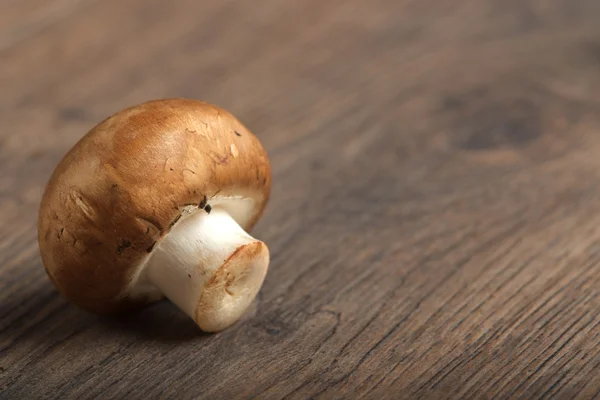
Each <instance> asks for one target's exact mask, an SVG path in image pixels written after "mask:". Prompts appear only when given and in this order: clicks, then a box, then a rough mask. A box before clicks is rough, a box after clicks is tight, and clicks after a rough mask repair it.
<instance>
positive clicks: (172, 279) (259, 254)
mask: <svg viewBox="0 0 600 400" xmlns="http://www.w3.org/2000/svg"><path fill="white" fill-rule="evenodd" d="M268 265H269V250H268V248H267V246H266V245H265V244H264V243H263V242H261V241H259V240H257V239H254V238H253V237H252V236H250V235H249V234H248V233H246V232H245V231H244V230H243V229H242V228H241V227H240V226H239V225H238V224H237V223H236V221H235V220H234V219H233V218H232V217H231V216H230V215H229V213H227V211H225V209H223V208H221V207H214V208H213V209H212V211H211V212H210V213H207V212H205V211H203V210H198V211H197V212H195V213H193V214H192V215H190V216H188V217H186V218H182V219H181V220H180V221H179V223H177V225H176V226H175V227H173V229H172V230H171V232H170V233H169V234H168V235H167V236H166V237H165V238H164V239H163V240H162V241H161V243H160V244H159V245H158V246H157V247H156V249H154V251H153V253H152V256H151V258H150V260H149V261H148V263H147V264H146V271H145V272H146V273H147V275H146V276H147V278H148V279H149V280H150V282H151V283H152V284H154V285H155V286H156V287H157V288H158V289H160V291H162V293H163V294H164V295H165V296H166V297H167V298H168V299H169V300H171V301H172V302H173V303H175V304H176V305H177V306H178V307H179V308H180V309H181V310H183V311H184V312H185V313H186V314H187V315H189V316H190V317H191V318H192V319H194V321H196V323H197V324H198V326H199V327H200V328H201V329H202V330H204V331H207V332H215V331H220V330H222V329H225V328H227V327H228V326H230V325H231V324H233V323H234V322H236V321H237V320H238V319H239V318H240V317H241V316H242V314H243V313H244V312H245V311H246V309H247V308H248V306H249V305H250V304H251V303H252V301H253V299H254V298H255V297H256V294H257V293H258V291H259V290H260V287H261V286H262V283H263V281H264V278H265V275H266V273H267V268H268Z"/></svg>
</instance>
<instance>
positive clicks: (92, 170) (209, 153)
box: [38, 99, 271, 314]
mask: <svg viewBox="0 0 600 400" xmlns="http://www.w3.org/2000/svg"><path fill="white" fill-rule="evenodd" d="M270 188H271V171H270V165H269V160H268V158H267V154H266V152H265V150H264V149H263V147H262V146H261V144H260V142H259V141H258V139H257V138H256V137H255V136H254V134H252V133H251V132H250V131H249V130H248V129H247V128H246V127H245V126H244V125H242V123H241V122H240V121H238V120H237V119H236V118H235V117H234V116H232V115H231V114H230V113H228V112H227V111H225V110H223V109H221V108H219V107H216V106H213V105H210V104H207V103H204V102H201V101H197V100H188V99H165V100H155V101H149V102H146V103H143V104H140V105H138V106H134V107H131V108H127V109H125V110H123V111H120V112H118V113H116V114H114V115H113V116H111V117H110V118H108V119H106V120H104V121H103V122H101V123H100V124H98V125H97V126H95V127H94V128H92V130H90V131H89V132H88V133H87V134H86V135H85V136H84V137H83V138H82V139H81V140H80V141H79V142H77V143H76V144H75V146H74V147H73V148H72V149H71V150H70V151H69V152H68V153H67V154H66V155H65V157H64V158H63V159H62V160H61V162H60V163H59V164H58V166H57V167H56V170H55V171H54V173H53V174H52V176H51V177H50V180H49V182H48V184H47V186H46V189H45V192H44V194H43V197H42V201H41V206H40V213H39V227H38V240H39V245H40V251H41V256H42V260H43V263H44V265H45V267H46V271H47V272H48V275H49V276H50V279H51V280H52V281H53V283H54V284H55V285H56V287H57V288H58V290H59V291H60V292H61V293H62V294H63V295H64V296H65V297H66V298H67V299H68V300H70V301H71V302H73V303H74V304H76V305H77V306H79V307H81V308H83V309H86V310H88V311H91V312H95V313H99V314H109V313H117V312H124V311H129V310H132V309H135V308H138V307H140V306H144V305H145V304H147V303H148V302H151V301H155V300H156V299H151V298H131V297H130V296H128V293H126V292H124V291H126V290H127V287H128V285H130V283H131V281H132V279H133V277H134V274H135V272H136V269H137V268H138V267H139V265H140V264H142V263H143V262H144V260H146V259H147V258H148V257H149V254H150V253H151V252H152V250H153V248H154V247H155V246H156V244H157V243H158V242H160V240H161V239H162V238H163V237H165V235H168V234H169V231H170V229H171V228H172V227H173V225H174V224H175V223H176V222H177V220H178V219H179V218H180V217H181V215H182V212H183V211H184V210H185V209H189V208H190V207H192V208H194V207H200V208H202V207H204V205H205V204H207V202H208V203H209V204H210V201H211V199H216V198H229V197H232V198H242V197H243V198H245V199H250V200H252V202H251V204H253V207H252V210H250V212H249V213H247V214H245V215H244V214H239V213H238V215H235V214H232V216H233V217H234V219H235V220H236V222H237V223H238V224H239V225H240V226H241V227H242V228H243V229H244V230H246V231H249V230H251V229H252V227H253V226H254V225H255V223H256V222H257V221H258V219H259V218H260V217H261V215H262V213H263V209H264V207H265V205H266V203H267V201H268V199H269V194H270Z"/></svg>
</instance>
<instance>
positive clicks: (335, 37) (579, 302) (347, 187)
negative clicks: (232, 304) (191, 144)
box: [0, 0, 600, 399]
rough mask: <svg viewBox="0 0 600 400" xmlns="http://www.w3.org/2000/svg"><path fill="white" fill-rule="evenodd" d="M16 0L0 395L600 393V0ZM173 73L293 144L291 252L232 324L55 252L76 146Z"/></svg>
mask: <svg viewBox="0 0 600 400" xmlns="http://www.w3.org/2000/svg"><path fill="white" fill-rule="evenodd" d="M257 4H260V5H257ZM1 10H4V11H5V13H3V12H2V11H1ZM44 10H46V11H44ZM48 10H49V11H48ZM0 14H2V15H4V16H3V17H0V35H1V36H2V37H0V88H1V89H2V96H0V121H2V124H1V126H2V129H1V130H0V161H1V163H0V220H1V221H2V224H0V277H1V279H0V318H1V320H0V332H1V333H0V390H1V391H0V399H37V398H44V399H46V398H48V399H51V398H52V399H53V398H61V399H62V398H78V399H84V398H85V399H92V398H103V399H104V398H128V399H137V398H140V399H141V398H176V399H188V398H189V399H192V398H193V399H198V398H211V399H221V398H222V399H229V398H236V399H237V398H241V399H250V398H257V399H280V398H289V399H307V398H316V399H321V398H322V399H333V398H335V399H337V398H368V399H371V398H373V399H381V398H390V399H391V398H393V399H398V398H434V399H442V398H492V397H493V398H526V399H537V398H560V399H563V398H582V399H588V398H594V397H598V394H599V392H600V383H599V382H598V379H597V376H598V374H599V373H600V278H599V276H600V183H599V182H600V168H599V167H600V157H599V154H600V95H599V94H598V93H600V25H598V23H597V21H598V20H599V19H600V3H599V2H597V1H596V0H503V1H500V0H498V1H496V0H478V1H475V0H454V1H451V2H450V1H409V0H402V1H391V0H389V1H388V0H376V1H372V2H365V1H359V0H353V1H344V2H342V1H329V2H319V1H316V0H305V1H286V2H278V1H269V0H267V1H263V2H260V3H255V2H242V1H232V0H229V1H209V2H196V1H192V0H177V1H173V2H161V1H158V0H149V1H140V0H120V1H117V0H109V1H101V2H100V1H97V2H95V1H86V2H77V1H56V2H46V3H44V2H40V1H33V0H28V1H23V2H15V1H13V2H6V4H2V5H1V6H0ZM46 17H47V18H46ZM40 21H41V22H40ZM40 24H41V25H40ZM21 28H22V30H20V29H21ZM19 32H21V33H19ZM23 32H25V33H23ZM167 96H184V97H194V98H201V99H204V100H207V101H210V102H213V103H215V104H218V105H220V106H222V107H225V108H228V109H230V110H231V111H232V112H233V113H234V114H235V115H236V116H238V117H239V118H240V119H241V120H242V121H244V122H245V123H246V124H247V125H248V126H249V127H250V128H251V129H252V130H253V131H255V132H256V133H257V135H258V136H259V138H260V139H261V141H262V142H263V144H264V145H265V147H266V148H267V150H268V152H269V155H270V157H271V161H272V166H273V177H274V187H273V194H272V201H271V203H270V204H269V207H268V210H267V213H266V214H265V217H264V219H263V220H262V221H261V222H260V224H259V226H258V227H257V229H256V230H255V232H254V234H255V236H257V237H259V238H261V239H263V240H265V241H266V242H267V243H268V245H269V247H270V249H271V254H272V264H271V268H270V271H269V274H268V277H267V279H266V282H265V284H264V287H263V288H262V290H261V292H260V295H259V298H258V299H257V301H256V302H255V305H254V306H253V308H252V310H251V311H250V312H249V313H248V314H247V315H246V316H245V317H244V320H243V321H240V323H238V324H237V325H235V326H234V327H232V328H231V329H228V330H226V331H224V332H222V333H219V334H216V335H206V334H201V333H199V332H198V330H197V329H196V327H195V326H194V325H193V323H192V322H191V321H189V320H188V319H187V317H185V316H184V315H182V313H180V312H179V311H177V310H176V309H175V308H174V307H173V306H171V305H170V304H168V303H161V304H159V305H156V306H154V307H151V308H149V309H147V310H145V311H144V312H142V313H140V314H137V315H133V316H131V317H130V318H127V319H108V318H99V317H97V316H94V315H91V314H87V313H85V312H83V311H80V310H78V309H76V308H75V307H73V306H72V305H70V304H68V303H67V302H66V301H65V300H64V299H63V298H61V297H60V296H59V295H58V294H57V292H56V291H55V290H54V288H53V287H52V285H51V283H50V282H49V280H48V279H47V277H46V275H45V273H44V270H43V268H42V265H41V262H40V258H39V255H38V248H37V243H36V240H35V237H36V236H35V235H36V217H37V205H38V202H39V199H40V196H41V192H42V190H43V186H44V184H45V182H46V180H47V179H48V177H49V175H50V173H51V171H52V169H53V168H54V166H55V165H56V163H57V162H58V160H59V159H60V158H61V157H62V155H63V154H64V153H65V152H66V151H67V150H68V149H69V147H70V146H72V145H73V144H74V143H75V141H76V140H78V138H80V137H81V135H83V134H84V133H85V132H86V131H87V130H88V129H89V128H91V127H92V126H93V125H94V124H95V123H97V122H99V121H100V120H102V119H103V118H105V117H106V116H107V115H109V114H111V113H112V112H115V111H117V110H118V109H120V108H123V107H125V106H128V105H132V104H135V103H138V102H141V101H144V100H147V99H150V98H158V97H167Z"/></svg>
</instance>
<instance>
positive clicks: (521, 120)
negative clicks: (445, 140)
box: [443, 91, 542, 151]
mask: <svg viewBox="0 0 600 400" xmlns="http://www.w3.org/2000/svg"><path fill="white" fill-rule="evenodd" d="M492 96H493V93H486V92H482V91H478V92H476V93H475V94H471V95H466V96H449V97H447V98H445V99H444V100H443V104H444V108H445V109H446V110H447V111H448V112H451V113H452V114H455V117H454V122H453V123H451V135H452V137H451V141H452V143H453V145H454V146H456V147H458V148H461V149H464V150H469V151H487V150H497V149H517V148H522V147H525V146H527V145H529V144H530V143H532V142H534V141H535V140H537V139H538V138H539V137H540V136H541V135H542V122H541V116H540V111H539V109H538V107H537V106H536V104H535V103H534V102H533V101H530V100H528V99H526V98H519V97H517V98H510V97H508V98H501V99H497V98H494V97H492Z"/></svg>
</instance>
